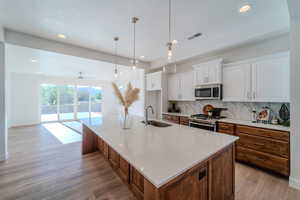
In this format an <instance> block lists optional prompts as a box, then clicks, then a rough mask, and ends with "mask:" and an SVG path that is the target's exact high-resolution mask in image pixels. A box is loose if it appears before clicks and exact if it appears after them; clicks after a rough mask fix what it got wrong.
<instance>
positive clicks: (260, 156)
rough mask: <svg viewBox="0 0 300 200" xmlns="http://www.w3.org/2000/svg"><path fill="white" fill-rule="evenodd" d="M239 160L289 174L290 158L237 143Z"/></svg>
mask: <svg viewBox="0 0 300 200" xmlns="http://www.w3.org/2000/svg"><path fill="white" fill-rule="evenodd" d="M236 158H237V160H239V161H242V162H245V163H249V164H252V165H256V166H259V167H261V168H264V169H267V170H271V171H273V172H276V173H279V174H282V175H284V176H289V174H290V169H289V160H288V159H286V158H282V157H279V156H274V155H272V154H268V153H263V152H260V151H256V150H252V149H248V148H244V147H241V146H239V145H237V155H236Z"/></svg>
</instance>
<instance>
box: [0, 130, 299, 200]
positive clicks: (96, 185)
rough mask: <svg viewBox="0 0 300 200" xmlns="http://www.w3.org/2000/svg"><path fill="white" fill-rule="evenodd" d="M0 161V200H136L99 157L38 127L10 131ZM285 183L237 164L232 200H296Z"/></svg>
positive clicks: (77, 144)
mask: <svg viewBox="0 0 300 200" xmlns="http://www.w3.org/2000/svg"><path fill="white" fill-rule="evenodd" d="M8 149H9V159H8V160H7V161H6V162H2V163H1V162H0V199H1V200H2V199H3V200H4V199H5V200H6V199H9V200H14V199H24V200H27V199H28V200H41V199H59V200H65V199H66V200H68V199H70V200H71V199H72V200H73V199H74V200H77V199H90V200H94V199H103V200H104V199H106V200H108V199H111V200H113V199H118V200H119V199H120V200H123V199H124V200H125V199H135V198H134V196H133V194H132V193H131V192H130V191H129V189H128V188H127V187H126V186H125V185H124V184H123V183H122V181H121V180H120V179H119V177H118V176H117V175H116V174H115V173H114V171H113V170H112V169H111V167H110V166H109V164H108V163H107V162H106V161H105V160H104V159H103V157H102V156H101V155H100V154H99V153H93V154H89V155H86V156H81V143H80V142H79V143H78V142H77V143H72V144H64V145H63V144H61V143H60V142H59V141H58V140H57V139H56V138H55V137H54V136H52V135H51V134H50V133H49V132H48V131H47V130H46V129H44V128H43V127H42V126H32V127H22V128H13V129H10V130H9V134H8ZM299 199H300V191H298V190H295V189H292V188H289V187H288V181H287V180H286V179H284V178H281V177H278V176H275V175H272V174H269V173H266V172H263V171H261V170H258V169H255V168H252V167H248V166H246V165H243V164H239V163H237V165H236V200H299Z"/></svg>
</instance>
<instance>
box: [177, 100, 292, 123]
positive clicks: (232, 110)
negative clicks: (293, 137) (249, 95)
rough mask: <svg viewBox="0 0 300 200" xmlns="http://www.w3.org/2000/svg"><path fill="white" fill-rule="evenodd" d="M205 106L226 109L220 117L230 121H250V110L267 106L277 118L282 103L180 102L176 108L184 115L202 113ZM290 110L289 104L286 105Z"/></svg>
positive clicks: (257, 109) (258, 109)
mask: <svg viewBox="0 0 300 200" xmlns="http://www.w3.org/2000/svg"><path fill="white" fill-rule="evenodd" d="M206 104H211V105H212V106H214V107H221V108H228V110H227V111H222V115H223V116H226V117H228V118H230V119H240V120H251V118H252V110H256V111H257V112H259V111H260V110H261V109H262V108H263V107H265V106H268V107H269V108H270V109H271V111H273V112H272V116H273V115H275V116H276V117H277V118H279V114H278V112H279V110H280V108H281V106H282V103H252V102H251V103H248V102H247V103H246V102H223V101H219V100H207V101H206V100H203V101H189V102H188V101H180V102H177V104H176V106H177V107H179V108H180V110H181V112H182V113H184V114H195V113H202V107H203V106H205V105H206ZM286 105H287V107H288V108H289V109H290V104H289V103H288V104H286Z"/></svg>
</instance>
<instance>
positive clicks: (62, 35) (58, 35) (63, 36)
mask: <svg viewBox="0 0 300 200" xmlns="http://www.w3.org/2000/svg"><path fill="white" fill-rule="evenodd" d="M57 37H59V38H61V39H66V38H67V37H66V36H65V35H64V34H57Z"/></svg>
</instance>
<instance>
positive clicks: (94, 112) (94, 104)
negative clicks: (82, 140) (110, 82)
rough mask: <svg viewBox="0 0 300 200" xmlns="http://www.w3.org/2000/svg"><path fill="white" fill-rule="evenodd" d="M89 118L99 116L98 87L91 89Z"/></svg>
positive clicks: (99, 98)
mask: <svg viewBox="0 0 300 200" xmlns="http://www.w3.org/2000/svg"><path fill="white" fill-rule="evenodd" d="M90 94H91V112H90V113H91V117H100V116H101V104H102V90H101V88H100V87H92V88H91V93H90Z"/></svg>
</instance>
